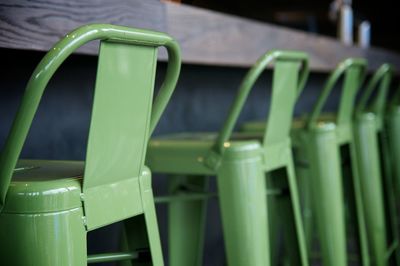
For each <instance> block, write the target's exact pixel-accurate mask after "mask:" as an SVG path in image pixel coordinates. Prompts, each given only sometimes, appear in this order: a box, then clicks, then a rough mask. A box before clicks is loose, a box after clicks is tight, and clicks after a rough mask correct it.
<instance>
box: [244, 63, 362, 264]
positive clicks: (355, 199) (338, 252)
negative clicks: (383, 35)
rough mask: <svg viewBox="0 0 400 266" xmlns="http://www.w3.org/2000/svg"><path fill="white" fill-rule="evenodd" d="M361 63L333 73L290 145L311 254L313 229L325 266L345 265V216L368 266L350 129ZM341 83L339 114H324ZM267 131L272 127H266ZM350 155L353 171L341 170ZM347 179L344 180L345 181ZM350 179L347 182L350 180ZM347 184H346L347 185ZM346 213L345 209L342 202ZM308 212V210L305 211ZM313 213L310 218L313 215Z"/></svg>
mask: <svg viewBox="0 0 400 266" xmlns="http://www.w3.org/2000/svg"><path fill="white" fill-rule="evenodd" d="M365 68H366V62H365V60H363V59H347V60H345V61H343V62H342V63H340V64H339V65H338V67H337V68H336V69H335V70H334V71H333V72H332V73H331V75H330V76H329V78H328V80H327V82H326V83H325V86H324V88H323V90H322V91H321V94H320V96H319V98H318V100H317V102H316V104H315V105H314V108H313V110H312V112H311V113H310V115H306V116H304V117H302V118H298V119H295V121H294V123H293V125H292V128H293V129H292V133H291V136H292V141H293V148H294V150H295V154H296V155H295V160H296V162H298V163H297V165H296V170H297V173H298V175H299V182H300V186H301V192H302V194H305V195H304V196H305V197H304V198H305V199H306V200H305V202H303V205H304V209H305V215H304V216H305V217H304V218H305V220H304V223H305V230H306V232H307V242H308V250H309V252H310V253H311V242H312V238H313V230H312V228H314V223H316V228H317V232H318V238H319V241H320V246H321V252H322V253H321V255H322V261H323V265H335V266H336V265H347V262H348V256H347V250H346V236H347V232H346V226H345V219H346V217H345V213H348V214H349V215H348V217H351V218H352V219H353V220H355V221H354V222H353V224H354V223H357V229H358V233H356V235H357V237H356V238H357V241H358V243H359V247H360V251H361V257H362V261H363V265H368V264H369V256H368V245H367V238H366V229H365V217H364V213H363V211H364V210H363V204H362V197H361V189H360V180H359V174H358V169H357V159H356V157H355V148H354V138H353V131H352V130H353V129H352V127H353V126H352V118H353V106H354V100H355V96H356V93H357V90H358V88H359V87H360V85H361V84H362V82H363V79H364V76H365ZM342 76H344V78H343V86H342V89H341V96H340V101H339V107H338V111H337V114H322V115H321V111H322V108H323V106H324V105H325V103H326V101H327V99H328V97H329V95H330V93H331V91H332V90H333V89H334V87H335V85H336V83H337V82H338V81H339V80H340V79H341V78H342ZM268 126H269V125H268ZM263 128H264V125H263V124H262V123H260V122H250V123H247V124H244V125H243V131H244V132H253V134H254V133H255V132H260V131H262V130H263ZM349 155H350V158H351V160H350V164H351V169H348V167H343V163H342V162H341V161H342V160H343V157H344V156H347V157H348V156H349ZM343 175H344V176H345V177H346V178H345V179H343V178H342V176H343ZM347 177H349V178H347ZM343 180H344V182H343ZM345 197H346V198H347V202H348V207H347V209H344V202H345V201H344V198H345ZM303 212H304V210H303ZM310 212H311V215H310Z"/></svg>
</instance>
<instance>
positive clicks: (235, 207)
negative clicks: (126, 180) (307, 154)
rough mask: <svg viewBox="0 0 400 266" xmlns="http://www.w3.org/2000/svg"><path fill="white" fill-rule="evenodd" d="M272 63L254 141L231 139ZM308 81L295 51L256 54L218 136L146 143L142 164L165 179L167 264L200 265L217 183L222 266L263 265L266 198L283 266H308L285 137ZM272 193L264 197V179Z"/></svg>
mask: <svg viewBox="0 0 400 266" xmlns="http://www.w3.org/2000/svg"><path fill="white" fill-rule="evenodd" d="M271 62H274V71H273V82H272V84H273V85H272V92H271V93H272V94H271V95H272V97H271V104H270V112H269V116H268V123H269V124H270V125H271V126H270V127H268V129H267V130H266V131H265V132H264V135H263V136H264V137H263V139H262V141H258V140H254V139H253V138H248V139H246V138H242V137H241V136H240V135H236V136H232V131H233V128H234V126H235V123H236V121H237V118H238V116H239V113H240V112H241V110H242V107H243V105H244V103H245V101H246V98H247V95H248V93H249V92H250V90H251V88H252V86H253V85H254V83H255V82H256V80H257V79H258V77H259V76H260V75H261V73H262V72H263V71H264V69H265V68H266V67H267V66H268V65H269V64H270V63H271ZM307 76H308V57H307V55H306V54H304V53H301V52H289V51H272V52H268V53H266V54H264V55H263V56H262V57H261V58H260V59H259V60H258V61H257V62H256V64H255V65H254V66H253V67H252V68H251V69H250V71H249V72H248V73H247V75H246V76H245V78H244V79H243V81H242V83H241V86H240V88H239V91H238V94H237V95H236V98H235V100H234V102H233V105H232V106H231V109H230V112H229V115H228V117H227V119H226V121H225V124H224V126H223V127H222V129H221V131H220V132H219V134H214V133H193V134H185V133H183V134H176V135H171V136H164V137H159V138H154V139H152V140H151V141H150V143H149V148H148V151H147V160H146V163H147V165H149V167H150V168H151V169H152V171H154V172H156V173H164V174H168V175H169V177H170V179H169V181H170V193H171V195H170V196H169V197H170V198H168V197H165V198H164V199H166V200H167V201H169V235H170V238H169V239H170V242H169V248H170V251H169V254H170V265H174V266H179V265H182V266H186V265H201V264H202V249H203V235H204V221H205V212H206V204H207V198H208V197H207V188H208V186H207V183H208V176H216V177H217V186H218V197H219V205H220V209H221V215H222V226H223V234H224V240H225V249H226V256H227V261H228V265H260V266H261V265H262V266H265V265H270V256H269V248H270V247H269V243H268V217H267V205H268V204H267V196H266V194H267V191H270V194H273V193H274V192H278V193H276V194H278V195H277V196H276V200H277V204H278V205H279V212H278V214H277V215H280V216H279V218H280V220H279V221H280V222H281V223H282V224H283V225H284V228H285V237H286V241H285V242H290V244H291V247H292V248H291V249H289V250H288V253H289V258H290V260H291V265H308V259H307V254H306V253H307V252H306V246H305V242H304V232H303V225H302V221H301V213H300V206H299V199H298V192H297V185H296V181H295V175H294V168H293V161H292V153H291V149H290V146H291V141H290V138H289V130H290V125H291V122H292V113H293V107H294V104H295V101H296V99H297V97H298V95H299V93H300V91H301V89H302V88H303V86H304V84H305V82H306V79H307ZM267 173H268V174H269V175H271V180H272V182H271V183H273V184H272V185H273V187H269V188H268V190H267V184H266V174H267Z"/></svg>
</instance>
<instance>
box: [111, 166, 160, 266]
mask: <svg viewBox="0 0 400 266" xmlns="http://www.w3.org/2000/svg"><path fill="white" fill-rule="evenodd" d="M139 183H140V192H141V195H142V205H143V215H138V216H135V217H132V218H129V219H127V220H125V221H124V228H123V234H122V237H123V238H122V246H123V248H124V250H130V251H135V250H139V251H140V250H143V249H147V248H150V253H151V261H148V260H147V259H146V258H145V260H143V261H142V259H140V258H139V259H138V260H137V261H135V263H134V265H138V266H139V265H155V266H163V265H164V260H163V255H162V250H161V242H160V234H159V231H158V223H157V216H156V211H155V206H154V196H153V190H152V186H151V173H150V171H149V170H147V169H146V170H144V171H143V172H142V176H140V177H139ZM119 265H121V266H122V265H124V266H125V265H126V266H128V265H129V266H130V265H132V262H131V261H122V262H120V263H119Z"/></svg>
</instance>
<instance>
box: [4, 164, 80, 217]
mask: <svg viewBox="0 0 400 266" xmlns="http://www.w3.org/2000/svg"><path fill="white" fill-rule="evenodd" d="M83 170H84V163H83V162H80V161H49V160H20V161H18V163H17V166H16V167H15V170H14V174H13V177H12V182H11V184H10V187H9V190H8V193H7V201H6V204H5V206H4V210H3V212H4V213H38V212H54V211H63V210H69V209H73V208H79V207H82V202H81V199H80V195H81V192H82V176H83Z"/></svg>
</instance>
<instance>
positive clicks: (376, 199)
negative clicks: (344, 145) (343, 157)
mask: <svg viewBox="0 0 400 266" xmlns="http://www.w3.org/2000/svg"><path fill="white" fill-rule="evenodd" d="M392 75H393V68H392V67H391V66H390V65H389V64H383V65H382V66H381V67H380V68H379V69H378V70H377V71H376V72H375V74H374V75H373V76H372V78H371V79H370V80H369V82H368V84H367V86H366V89H365V90H364V91H363V94H362V96H361V98H360V101H359V103H358V105H357V109H356V116H355V122H354V123H355V132H354V134H355V140H356V148H357V157H358V161H359V171H360V176H361V177H362V180H361V181H362V182H361V185H362V186H361V188H362V192H363V203H364V208H365V214H366V222H367V223H366V225H367V229H368V230H367V233H368V239H369V243H370V247H371V255H372V262H373V263H374V265H391V264H394V263H396V265H400V252H399V249H398V246H397V245H398V241H399V230H398V219H397V209H396V199H395V186H394V184H395V180H394V179H393V172H394V171H393V170H394V169H392V166H391V160H392V159H391V154H390V148H391V146H392V145H393V146H392V147H395V142H396V140H394V141H391V140H389V139H388V135H390V133H389V134H388V132H387V130H386V127H385V125H384V119H385V118H384V116H385V112H386V102H387V94H388V89H389V86H390V82H391V79H392ZM374 92H375V95H374ZM389 131H390V129H389ZM388 141H391V142H393V143H390V142H388ZM395 164H397V163H395ZM393 251H394V253H393ZM393 255H395V256H393Z"/></svg>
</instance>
